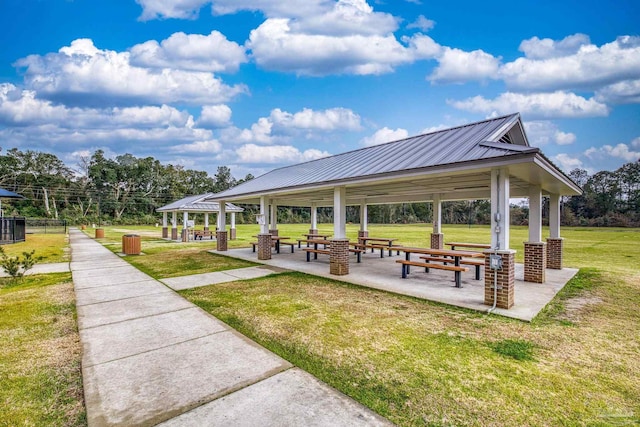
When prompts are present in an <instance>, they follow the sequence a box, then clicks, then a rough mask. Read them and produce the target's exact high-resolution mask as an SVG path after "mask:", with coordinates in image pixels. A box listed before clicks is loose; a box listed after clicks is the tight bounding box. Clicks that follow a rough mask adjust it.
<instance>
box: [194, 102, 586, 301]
mask: <svg viewBox="0 0 640 427" xmlns="http://www.w3.org/2000/svg"><path fill="white" fill-rule="evenodd" d="M581 192H582V190H581V189H580V187H579V186H578V185H576V184H575V183H574V182H573V181H572V180H571V179H570V178H569V177H568V176H567V175H565V174H564V173H563V172H562V171H561V170H560V169H558V168H557V167H556V166H555V165H554V164H553V163H552V162H551V161H550V160H549V159H548V158H547V157H546V156H545V155H544V154H543V153H542V151H541V150H540V149H539V148H535V147H531V146H530V145H529V142H528V140H527V136H526V133H525V131H524V127H523V124H522V120H521V118H520V115H519V114H517V113H516V114H511V115H507V116H504V117H498V118H491V119H488V120H483V121H480V122H476V123H471V124H467V125H463V126H458V127H454V128H450V129H445V130H440V131H436V132H431V133H427V134H424V135H418V136H414V137H409V138H406V139H402V140H399V141H393V142H389V143H386V144H381V145H376V146H373V147H367V148H362V149H359V150H354V151H350V152H347V153H343V154H338V155H334V156H330V157H326V158H322V159H318V160H313V161H310V162H305V163H300V164H296V165H292V166H287V167H283V168H279V169H275V170H273V171H271V172H268V173H266V174H264V175H262V176H260V177H258V178H255V179H253V180H251V181H248V182H245V183H243V184H241V185H238V186H237V187H234V188H231V189H229V190H227V191H224V192H221V193H217V194H215V195H212V196H210V197H207V198H205V199H204V200H206V201H216V202H219V203H221V206H223V205H224V204H225V203H226V202H234V203H250V204H259V205H260V215H259V216H258V222H259V223H260V225H261V229H260V235H259V237H258V251H257V252H258V259H269V258H271V235H272V234H276V233H277V221H276V220H277V218H276V215H275V213H276V212H277V210H276V209H277V206H298V207H309V208H310V209H311V230H310V233H313V232H316V230H317V215H316V209H317V208H318V207H333V209H334V215H333V219H334V224H333V239H332V244H331V254H330V272H331V274H336V275H343V274H349V257H348V252H347V250H348V240H347V239H346V221H345V219H346V206H347V205H357V206H360V231H359V236H361V237H366V236H367V235H368V231H367V206H368V205H370V204H384V203H402V202H429V201H430V202H432V203H433V230H432V232H431V236H430V242H429V243H427V244H430V247H431V248H440V249H441V248H442V247H443V245H444V236H443V234H442V230H441V203H442V202H443V201H447V200H477V199H489V200H490V201H491V248H492V249H491V250H489V251H487V252H490V253H492V254H496V255H499V256H500V257H501V258H502V268H501V269H500V270H497V271H494V270H491V269H490V268H489V265H488V263H489V257H488V256H487V257H486V264H485V304H488V305H492V304H493V303H494V299H497V306H498V307H500V308H507V309H508V308H510V307H511V306H512V305H513V301H514V266H515V251H514V250H512V249H511V248H510V247H509V199H510V198H511V197H514V198H528V199H529V238H528V241H527V242H525V245H524V247H525V253H524V277H525V281H528V282H536V283H544V282H545V271H546V269H547V268H551V269H562V254H563V239H562V238H561V237H560V197H561V196H565V195H567V196H568V195H579V194H581ZM543 196H548V197H549V206H550V214H549V230H550V232H549V234H550V235H549V237H548V238H547V239H546V241H543V239H542V197H543ZM220 219H221V221H219V228H220V230H224V229H225V223H224V215H222V216H220ZM222 232H225V231H222ZM219 250H226V248H222V249H220V248H219ZM494 275H497V277H494ZM494 278H495V279H496V283H497V286H495V287H496V288H497V289H498V291H497V295H496V297H495V298H494Z"/></svg>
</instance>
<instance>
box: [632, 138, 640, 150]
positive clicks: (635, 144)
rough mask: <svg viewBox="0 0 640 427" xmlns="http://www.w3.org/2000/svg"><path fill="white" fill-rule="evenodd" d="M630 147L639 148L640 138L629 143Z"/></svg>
mask: <svg viewBox="0 0 640 427" xmlns="http://www.w3.org/2000/svg"><path fill="white" fill-rule="evenodd" d="M631 146H632V147H633V148H640V136H639V137H637V138H636V139H634V140H633V141H631Z"/></svg>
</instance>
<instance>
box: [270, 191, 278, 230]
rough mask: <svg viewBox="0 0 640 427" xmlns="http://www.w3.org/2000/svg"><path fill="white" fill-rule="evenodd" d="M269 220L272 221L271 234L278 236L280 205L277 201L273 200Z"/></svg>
mask: <svg viewBox="0 0 640 427" xmlns="http://www.w3.org/2000/svg"><path fill="white" fill-rule="evenodd" d="M269 218H270V219H271V226H270V228H269V233H270V234H271V235H273V236H277V235H278V205H277V204H276V201H275V200H271V212H270V214H269Z"/></svg>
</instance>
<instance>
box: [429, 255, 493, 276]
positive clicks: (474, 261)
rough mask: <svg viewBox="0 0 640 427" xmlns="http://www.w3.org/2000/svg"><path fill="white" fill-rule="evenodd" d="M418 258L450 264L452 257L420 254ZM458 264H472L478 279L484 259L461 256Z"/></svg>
mask: <svg viewBox="0 0 640 427" xmlns="http://www.w3.org/2000/svg"><path fill="white" fill-rule="evenodd" d="M420 259H423V260H425V261H429V262H441V263H443V264H445V265H447V264H450V263H451V262H453V258H445V257H438V256H421V257H420ZM460 265H472V266H474V267H475V273H476V275H475V279H476V280H480V267H482V266H483V265H484V260H483V259H465V258H461V259H460Z"/></svg>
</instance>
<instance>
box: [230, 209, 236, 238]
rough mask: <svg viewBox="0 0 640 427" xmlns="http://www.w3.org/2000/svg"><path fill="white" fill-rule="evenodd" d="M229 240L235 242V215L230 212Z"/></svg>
mask: <svg viewBox="0 0 640 427" xmlns="http://www.w3.org/2000/svg"><path fill="white" fill-rule="evenodd" d="M229 240H236V213H235V212H231V229H230V230H229Z"/></svg>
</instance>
